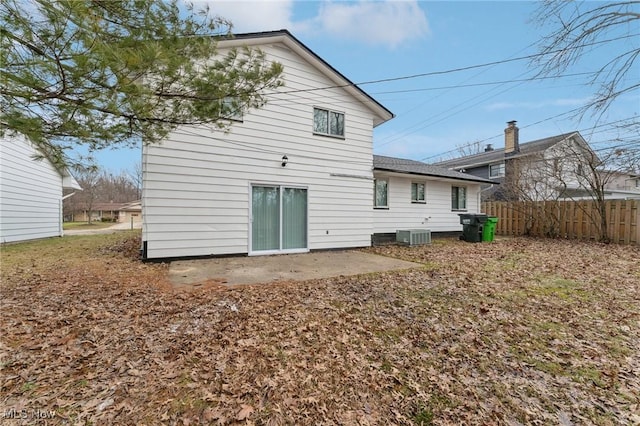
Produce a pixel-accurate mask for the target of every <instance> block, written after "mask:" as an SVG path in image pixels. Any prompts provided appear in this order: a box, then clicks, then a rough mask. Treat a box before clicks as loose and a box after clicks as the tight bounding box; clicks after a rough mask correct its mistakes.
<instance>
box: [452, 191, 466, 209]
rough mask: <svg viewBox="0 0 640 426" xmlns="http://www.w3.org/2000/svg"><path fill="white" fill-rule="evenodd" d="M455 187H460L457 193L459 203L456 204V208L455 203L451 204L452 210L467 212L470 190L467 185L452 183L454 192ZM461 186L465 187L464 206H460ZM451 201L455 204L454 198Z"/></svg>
mask: <svg viewBox="0 0 640 426" xmlns="http://www.w3.org/2000/svg"><path fill="white" fill-rule="evenodd" d="M453 188H458V194H457V197H458V205H457V206H456V208H454V207H453V205H452V206H451V211H454V212H466V211H467V205H468V204H469V203H468V200H467V198H468V195H469V191H468V190H467V187H466V186H462V185H451V189H452V192H453ZM460 188H464V207H462V208H460V192H459V190H460ZM452 196H453V194H452ZM451 201H452V204H453V199H452V200H451Z"/></svg>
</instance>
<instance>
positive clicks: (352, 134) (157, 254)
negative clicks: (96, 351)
mask: <svg viewBox="0 0 640 426" xmlns="http://www.w3.org/2000/svg"><path fill="white" fill-rule="evenodd" d="M245 45H248V46H251V47H259V48H261V49H262V50H263V51H264V52H265V54H266V56H267V58H268V59H269V60H273V61H278V62H279V63H281V64H282V65H283V67H284V75H283V76H282V77H283V80H284V82H285V86H284V87H282V88H280V89H279V90H278V91H275V92H274V93H273V94H270V95H269V97H268V103H267V104H266V105H265V106H264V107H263V108H260V109H250V110H248V111H244V112H243V113H242V114H237V115H236V116H234V117H233V120H234V123H233V125H232V126H231V128H230V129H229V131H228V132H226V133H225V132H222V131H219V130H216V129H213V128H205V127H186V126H185V127H182V128H180V129H178V130H177V131H175V132H173V133H171V134H170V135H169V136H168V138H167V139H166V140H165V141H163V142H162V143H161V144H151V145H147V144H143V191H142V210H143V228H142V241H143V257H144V258H145V259H161V258H176V257H191V256H219V255H228V254H250V255H257V254H274V253H296V252H307V251H309V250H321V249H337V248H349V247H363V246H369V245H371V241H372V236H373V234H374V233H390V232H393V231H394V230H397V229H406V228H408V227H409V228H414V227H421V228H423V229H427V228H429V229H433V230H438V231H460V230H461V229H462V226H461V225H460V224H459V217H458V216H457V214H458V211H469V212H478V209H479V203H478V198H479V197H478V193H479V188H480V184H479V182H487V180H486V179H481V178H477V177H473V176H468V175H463V174H461V173H452V172H450V171H447V170H444V169H437V168H433V167H430V166H427V165H425V164H422V163H417V162H412V161H410V160H397V159H395V160H394V159H388V158H387V159H385V158H384V157H376V158H377V160H376V162H375V169H374V156H373V143H372V138H373V128H374V127H376V126H378V125H380V124H382V123H384V122H386V121H388V120H390V119H391V118H393V114H392V113H391V112H390V111H389V110H387V109H386V108H385V107H384V106H383V105H381V104H380V103H378V102H377V101H376V100H374V99H373V98H371V97H370V96H369V95H368V94H366V93H365V92H364V91H362V90H361V89H360V88H358V87H357V86H356V85H354V84H353V83H352V82H351V81H349V80H348V79H347V78H346V77H345V76H343V75H342V74H340V73H339V72H338V71H336V70H335V69H334V68H332V67H331V66H330V65H329V64H328V63H326V62H325V61H324V60H322V59H321V58H320V57H318V56H317V55H316V54H315V53H314V52H312V51H311V50H310V49H309V48H307V47H306V46H305V45H304V44H302V43H301V42H300V41H298V40H297V39H296V38H295V37H293V36H292V35H291V34H290V33H289V32H288V31H286V30H280V31H273V32H265V33H253V34H239V35H235V37H234V38H233V39H230V40H225V41H221V42H220V43H219V45H218V47H219V51H220V52H221V54H224V52H225V51H226V50H227V49H230V48H234V47H242V46H245ZM437 170H439V171H437ZM374 174H375V176H374ZM374 178H375V180H374ZM414 183H415V184H416V185H414ZM374 186H375V187H376V189H377V190H376V191H375V196H374ZM412 188H413V190H415V191H416V200H415V204H414V203H412V196H411V193H412ZM452 188H453V189H452ZM452 190H455V192H456V195H455V197H456V209H452V208H451V194H452ZM385 204H386V205H385Z"/></svg>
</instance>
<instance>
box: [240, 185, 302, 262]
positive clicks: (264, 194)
mask: <svg viewBox="0 0 640 426" xmlns="http://www.w3.org/2000/svg"><path fill="white" fill-rule="evenodd" d="M306 249H307V190H306V189H305V188H295V187H287V186H276V185H273V186H269V185H253V186H252V187H251V251H252V252H286V251H306Z"/></svg>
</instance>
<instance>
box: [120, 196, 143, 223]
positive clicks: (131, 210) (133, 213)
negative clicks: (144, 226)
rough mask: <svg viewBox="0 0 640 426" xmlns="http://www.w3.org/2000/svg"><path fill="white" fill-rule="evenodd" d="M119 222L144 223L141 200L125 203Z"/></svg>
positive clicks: (121, 209)
mask: <svg viewBox="0 0 640 426" xmlns="http://www.w3.org/2000/svg"><path fill="white" fill-rule="evenodd" d="M119 213H120V214H119V215H118V222H131V221H133V222H134V223H139V222H142V202H141V201H140V200H137V201H132V202H130V203H125V205H124V206H122V207H121V208H120V211H119Z"/></svg>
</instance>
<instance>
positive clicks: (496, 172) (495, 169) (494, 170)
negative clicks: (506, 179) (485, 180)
mask: <svg viewBox="0 0 640 426" xmlns="http://www.w3.org/2000/svg"><path fill="white" fill-rule="evenodd" d="M501 176H504V163H500V164H492V165H490V166H489V177H490V178H495V177H501Z"/></svg>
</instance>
